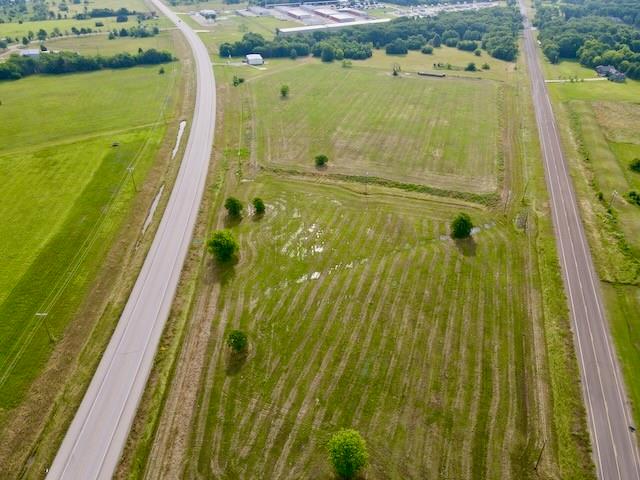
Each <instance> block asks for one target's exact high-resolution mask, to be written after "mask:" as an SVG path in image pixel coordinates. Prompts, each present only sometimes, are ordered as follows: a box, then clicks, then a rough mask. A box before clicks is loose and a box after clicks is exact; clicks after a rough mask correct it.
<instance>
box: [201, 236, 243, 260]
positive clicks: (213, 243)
mask: <svg viewBox="0 0 640 480" xmlns="http://www.w3.org/2000/svg"><path fill="white" fill-rule="evenodd" d="M207 248H208V250H209V253H211V254H212V255H213V256H214V257H215V259H216V260H217V261H219V262H228V261H229V260H231V259H232V258H233V257H234V255H235V254H236V253H237V252H238V250H239V246H238V242H237V241H236V239H235V237H234V236H233V233H231V231H230V230H218V231H216V232H214V233H213V235H212V236H211V239H210V240H209V241H208V242H207Z"/></svg>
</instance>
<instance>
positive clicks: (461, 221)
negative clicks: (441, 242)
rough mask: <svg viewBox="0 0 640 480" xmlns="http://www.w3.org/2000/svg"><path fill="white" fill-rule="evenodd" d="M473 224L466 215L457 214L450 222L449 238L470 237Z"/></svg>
mask: <svg viewBox="0 0 640 480" xmlns="http://www.w3.org/2000/svg"><path fill="white" fill-rule="evenodd" d="M472 228H473V223H472V222H471V217H470V216H469V215H467V214H466V213H459V214H458V215H457V216H456V218H454V219H453V222H451V236H452V237H453V238H467V237H469V235H471V229H472Z"/></svg>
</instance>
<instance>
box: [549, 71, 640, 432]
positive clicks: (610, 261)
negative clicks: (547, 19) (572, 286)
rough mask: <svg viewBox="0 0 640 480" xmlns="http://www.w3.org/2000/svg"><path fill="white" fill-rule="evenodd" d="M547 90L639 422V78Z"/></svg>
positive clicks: (556, 85) (553, 87) (564, 86)
mask: <svg viewBox="0 0 640 480" xmlns="http://www.w3.org/2000/svg"><path fill="white" fill-rule="evenodd" d="M550 91H551V93H552V97H553V100H554V102H555V103H556V106H557V109H556V110H557V113H558V119H559V121H560V125H561V127H562V129H561V130H562V131H563V134H564V142H565V151H566V152H567V154H568V156H569V158H570V160H571V165H572V169H573V176H574V179H575V181H576V190H577V191H578V194H579V195H580V197H581V200H582V201H581V207H582V213H583V221H584V223H585V225H586V227H587V232H588V235H589V241H590V244H591V248H592V251H593V254H594V259H595V263H596V266H597V268H598V272H599V275H600V278H601V279H602V280H604V282H603V289H604V292H605V300H606V302H607V306H608V313H609V319H610V322H611V328H612V333H613V337H614V340H615V342H616V347H617V352H618V356H619V358H620V361H621V364H622V368H623V372H624V375H625V379H626V385H627V391H628V393H629V395H630V398H631V401H632V404H633V408H634V415H635V418H636V422H640V389H638V387H637V385H639V384H640V371H639V370H638V368H637V366H638V364H640V319H639V318H638V315H637V314H635V312H638V311H640V208H639V207H637V206H636V205H632V204H630V203H629V202H627V201H626V200H625V199H624V195H625V194H626V193H627V192H628V191H629V190H632V189H635V190H639V189H640V175H638V174H635V173H633V172H632V171H631V170H629V163H630V162H631V160H632V159H633V158H637V157H640V131H638V129H637V124H638V122H639V121H640V108H638V105H637V101H638V98H640V82H636V81H632V80H628V81H627V82H626V83H623V84H617V83H612V82H591V83H589V82H585V83H574V84H553V85H551V86H550ZM600 192H601V195H602V200H599V199H598V195H599V194H600ZM609 209H610V211H609Z"/></svg>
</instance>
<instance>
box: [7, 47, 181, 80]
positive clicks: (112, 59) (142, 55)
mask: <svg viewBox="0 0 640 480" xmlns="http://www.w3.org/2000/svg"><path fill="white" fill-rule="evenodd" d="M172 60H174V58H173V55H171V53H170V52H167V51H159V50H156V49H154V48H150V49H149V50H144V51H139V52H138V53H137V54H130V53H118V54H116V55H111V56H103V55H96V56H89V55H80V54H78V53H75V52H59V53H43V54H41V55H39V56H37V57H22V56H19V55H15V54H14V55H11V56H10V57H9V59H8V60H7V61H6V62H4V63H0V80H18V79H20V78H22V77H27V76H29V75H36V74H49V75H60V74H63V73H73V72H90V71H95V70H102V69H105V68H114V69H116V68H130V67H134V66H136V65H157V64H160V63H166V62H170V61H172Z"/></svg>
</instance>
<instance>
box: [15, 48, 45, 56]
mask: <svg viewBox="0 0 640 480" xmlns="http://www.w3.org/2000/svg"><path fill="white" fill-rule="evenodd" d="M40 53H41V50H40V49H39V48H25V49H24V50H20V55H21V56H23V57H38V56H40Z"/></svg>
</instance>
